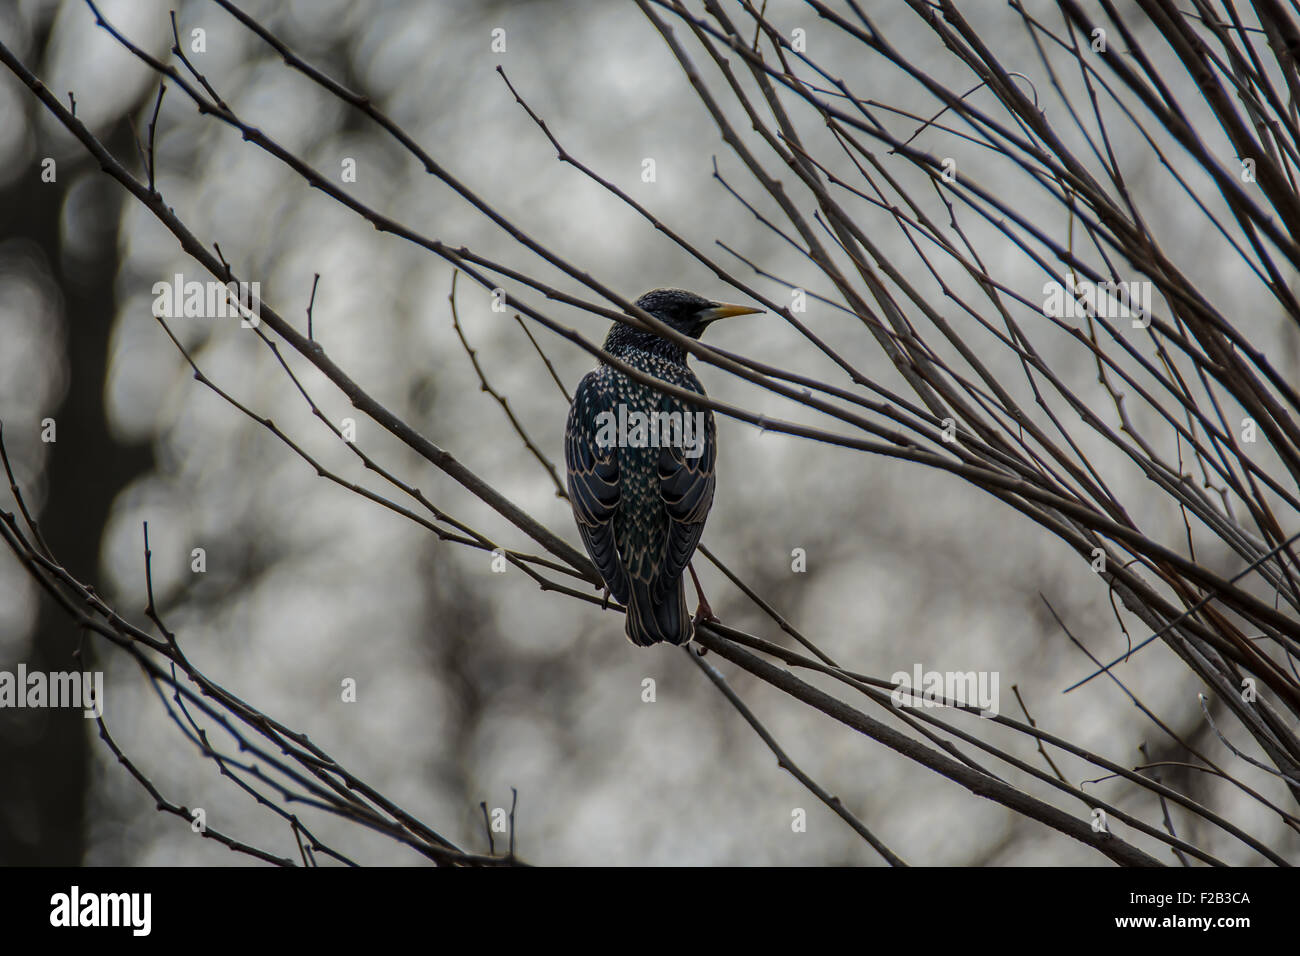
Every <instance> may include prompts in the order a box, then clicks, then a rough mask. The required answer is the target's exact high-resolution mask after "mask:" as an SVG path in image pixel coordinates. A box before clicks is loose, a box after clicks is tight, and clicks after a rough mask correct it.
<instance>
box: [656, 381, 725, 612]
mask: <svg viewBox="0 0 1300 956" xmlns="http://www.w3.org/2000/svg"><path fill="white" fill-rule="evenodd" d="M699 391H700V392H701V393H702V392H703V389H700V390H699ZM679 407H680V406H679ZM696 411H701V412H702V413H703V417H702V422H703V430H702V432H698V433H696V435H695V441H697V442H700V443H701V444H702V446H703V447H702V448H701V449H700V454H699V455H697V456H694V457H692V456H691V455H690V454H688V450H689V449H690V447H691V446H690V444H686V447H682V446H678V445H663V446H661V447H660V449H659V492H660V495H661V496H662V498H663V502H664V510H665V511H666V512H667V515H668V541H667V544H666V546H665V548H664V559H663V563H662V565H661V566H660V572H659V577H658V578H657V580H656V581H655V586H654V592H653V593H654V594H655V597H656V600H658V599H660V598H662V596H663V595H664V594H666V593H667V592H668V591H669V590H670V589H671V588H672V587H673V586H675V585H676V583H677V581H678V579H679V578H680V577H681V575H682V572H683V571H685V570H686V565H687V564H688V563H689V562H690V560H691V555H693V554H694V553H695V548H696V546H697V545H698V544H699V543H700V536H701V535H703V534H704V519H705V518H707V517H708V516H709V509H710V508H711V507H713V486H714V484H715V482H716V479H717V473H716V470H715V467H714V466H715V465H716V463H717V458H718V443H717V436H716V427H715V425H714V422H713V412H712V411H710V410H709V409H707V408H705V409H695V408H691V407H690V406H686V407H685V408H684V409H683V412H682V414H683V419H685V418H686V417H688V416H689V417H690V418H691V419H692V421H694V420H695V412H696ZM684 444H685V443H684Z"/></svg>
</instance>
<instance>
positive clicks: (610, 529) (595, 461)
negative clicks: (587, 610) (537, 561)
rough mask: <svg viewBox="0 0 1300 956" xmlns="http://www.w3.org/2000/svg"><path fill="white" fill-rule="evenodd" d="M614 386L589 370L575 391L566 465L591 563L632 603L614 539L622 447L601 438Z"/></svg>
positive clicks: (622, 598) (611, 587)
mask: <svg viewBox="0 0 1300 956" xmlns="http://www.w3.org/2000/svg"><path fill="white" fill-rule="evenodd" d="M613 407H614V394H613V390H612V389H610V388H608V387H607V386H606V385H605V384H604V383H603V381H602V379H601V378H600V375H599V373H598V372H589V373H587V375H585V376H584V377H583V379H582V381H581V382H579V383H578V389H577V391H576V392H574V395H573V404H572V405H571V406H570V407H569V419H568V421H567V422H566V423H565V426H564V464H565V468H566V471H567V478H568V482H567V483H568V486H569V501H570V503H571V504H572V505H573V517H574V518H575V519H577V522H578V533H579V534H580V535H581V536H582V543H583V546H584V547H586V549H587V554H588V555H589V556H590V557H591V560H592V563H593V564H595V565H596V568H597V570H599V571H600V576H601V577H603V578H604V579H605V583H606V584H607V585H609V590H610V593H611V594H613V595H614V598H615V599H616V600H617V601H618V602H619V603H620V604H626V603H627V590H628V588H627V573H626V572H625V571H624V570H623V565H622V562H621V561H620V560H619V555H618V546H617V544H616V543H615V541H614V512H615V511H617V510H618V502H619V496H620V492H619V471H618V446H617V445H611V446H610V447H608V448H601V447H600V446H599V445H598V444H597V442H596V438H597V434H598V432H599V430H600V422H599V415H600V413H601V412H612V411H613Z"/></svg>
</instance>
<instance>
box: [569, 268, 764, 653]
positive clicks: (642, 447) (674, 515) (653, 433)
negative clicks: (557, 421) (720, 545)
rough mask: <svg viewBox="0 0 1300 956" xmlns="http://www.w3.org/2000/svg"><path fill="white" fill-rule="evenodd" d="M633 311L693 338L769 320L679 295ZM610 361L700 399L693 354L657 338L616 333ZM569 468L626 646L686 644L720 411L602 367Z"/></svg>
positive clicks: (608, 344) (588, 378)
mask: <svg viewBox="0 0 1300 956" xmlns="http://www.w3.org/2000/svg"><path fill="white" fill-rule="evenodd" d="M636 304H637V305H638V306H639V307H640V308H642V309H644V310H645V311H646V312H649V313H650V314H651V315H653V316H655V318H657V319H659V320H660V321H661V322H664V323H666V324H667V325H670V326H672V327H673V328H674V329H676V330H677V331H679V332H681V333H682V334H683V335H688V336H690V337H691V338H693V339H698V338H699V337H700V333H701V332H703V331H704V327H705V326H707V325H708V324H709V323H710V322H713V321H715V320H717V319H721V318H726V317H727V316H731V315H747V314H749V313H753V312H760V311H762V310H761V309H751V308H748V307H747V306H743V305H727V304H726V303H723V302H710V301H709V300H708V299H704V298H701V297H700V296H698V295H694V294H692V293H690V292H683V291H681V290H680V289H656V290H655V291H654V292H647V293H646V294H645V295H643V296H641V298H639V299H637V301H636ZM605 351H606V352H608V353H609V354H610V355H613V356H616V357H618V358H620V359H622V360H623V361H624V362H626V363H627V364H629V365H631V366H633V367H635V368H638V369H640V370H641V371H643V372H646V373H647V374H649V375H652V376H654V377H655V378H658V379H662V380H663V381H665V382H669V383H671V384H673V385H676V386H678V387H680V388H686V389H690V390H691V391H693V392H698V393H699V394H701V395H703V394H704V387H703V386H702V385H700V381H699V379H697V378H696V377H695V374H694V373H693V372H692V371H691V370H690V367H689V366H688V365H687V364H686V352H685V350H684V349H682V347H681V346H680V345H678V344H677V343H675V342H671V341H669V340H668V339H665V338H661V337H660V336H658V335H656V334H655V333H654V332H649V331H645V330H642V329H636V328H633V327H632V326H630V325H625V324H623V323H621V322H616V323H614V326H613V327H612V328H611V329H610V330H609V335H608V336H607V337H606V338H605ZM564 461H565V465H566V466H567V470H568V485H569V499H570V501H571V503H572V505H573V516H574V518H575V519H577V522H578V532H579V533H580V534H581V535H582V543H583V544H584V545H585V546H586V548H587V554H589V555H590V556H591V560H592V562H593V563H594V564H595V565H596V567H597V568H598V569H599V570H600V575H601V577H602V578H604V580H605V585H606V586H607V587H608V589H609V593H610V594H612V595H613V596H614V598H615V599H616V600H617V601H618V602H619V603H620V604H623V605H625V606H626V608H627V636H628V639H629V640H630V641H631V642H632V643H633V644H637V645H640V646H642V647H648V646H649V645H651V644H658V643H659V642H661V641H667V642H668V643H669V644H685V643H686V642H687V641H689V640H690V639H691V636H692V635H693V633H694V626H693V622H692V621H691V619H690V616H689V615H688V613H687V610H686V589H685V587H684V585H683V581H682V572H683V571H684V570H685V569H686V568H687V567H688V565H689V562H690V560H691V555H693V554H694V553H695V547H696V545H698V544H699V542H700V535H702V534H703V533H704V520H705V518H707V517H708V514H709V508H710V507H711V506H712V505H713V486H714V480H715V470H714V465H715V463H716V461H717V440H716V430H715V427H714V422H713V412H712V411H711V410H710V409H708V408H705V407H703V406H693V405H691V404H690V403H688V402H685V401H682V400H681V399H679V398H677V397H675V396H672V395H666V394H664V393H663V392H661V391H659V390H658V389H656V388H652V387H651V386H648V385H643V384H641V383H640V382H636V381H633V380H632V379H631V378H629V377H628V376H627V375H625V374H623V373H622V372H620V371H619V370H618V369H616V368H614V367H613V366H611V365H608V364H606V363H605V362H603V361H602V362H601V364H600V366H599V367H598V368H596V369H595V371H592V372H588V373H587V374H586V375H585V376H584V377H583V379H582V381H581V382H579V383H578V390H577V392H576V393H574V396H573V405H572V407H571V408H570V409H569V419H568V422H567V423H566V424H565V426H564ZM697 589H698V581H697ZM700 599H701V608H702V609H703V608H706V607H707V604H706V603H705V602H704V600H703V595H700Z"/></svg>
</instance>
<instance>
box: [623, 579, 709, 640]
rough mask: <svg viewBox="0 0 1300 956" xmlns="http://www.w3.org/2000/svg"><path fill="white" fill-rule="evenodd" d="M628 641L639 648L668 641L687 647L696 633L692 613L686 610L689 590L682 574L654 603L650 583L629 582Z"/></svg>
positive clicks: (635, 580) (633, 580) (634, 580)
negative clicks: (686, 644) (687, 591)
mask: <svg viewBox="0 0 1300 956" xmlns="http://www.w3.org/2000/svg"><path fill="white" fill-rule="evenodd" d="M628 583H629V584H630V585H631V587H630V588H629V594H628V602H627V639H628V640H629V641H631V642H632V643H633V644H636V645H638V646H640V647H649V646H650V645H651V644H659V643H661V642H667V643H669V644H685V643H687V642H688V641H689V640H690V639H691V637H692V636H693V635H694V633H695V627H694V625H693V624H692V622H691V616H690V612H689V611H687V610H686V587H685V585H684V584H683V582H682V579H681V576H680V575H679V576H678V578H677V580H676V581H675V582H674V583H673V584H672V585H670V586H669V587H668V588H666V589H664V593H663V596H662V597H661V598H660V599H659V600H658V601H656V600H654V599H653V597H652V596H651V591H652V590H653V589H652V588H651V586H650V585H649V584H646V583H643V582H642V581H639V580H637V579H635V578H633V579H632V580H630V581H629V582H628Z"/></svg>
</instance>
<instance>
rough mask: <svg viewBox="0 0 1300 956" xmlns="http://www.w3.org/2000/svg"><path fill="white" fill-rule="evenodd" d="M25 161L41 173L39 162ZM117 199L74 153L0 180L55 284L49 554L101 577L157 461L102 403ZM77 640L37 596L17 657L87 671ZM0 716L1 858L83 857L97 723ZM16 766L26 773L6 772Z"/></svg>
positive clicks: (6, 220) (7, 205) (116, 144)
mask: <svg viewBox="0 0 1300 956" xmlns="http://www.w3.org/2000/svg"><path fill="white" fill-rule="evenodd" d="M108 144H109V147H110V148H111V149H112V150H113V151H114V153H115V154H117V155H119V156H130V155H131V154H132V152H133V151H134V150H135V145H134V143H133V140H132V133H131V129H130V126H129V124H128V123H127V122H125V121H119V122H118V123H117V124H116V128H115V130H114V131H113V134H112V135H111V137H109V138H108ZM33 170H34V173H35V174H39V171H40V166H39V163H37V164H34V166H33ZM83 177H93V179H90V180H89V181H88V182H86V181H82V182H81V185H80V187H79V188H80V189H82V190H84V191H85V192H83V195H82V198H83V200H84V199H85V197H86V196H87V195H89V197H90V200H89V203H87V204H86V208H90V209H92V210H93V217H94V218H93V233H94V242H93V245H92V247H91V248H92V249H93V252H92V254H91V255H90V256H76V257H72V256H70V255H69V254H68V253H67V251H66V250H65V249H64V247H63V242H62V236H61V233H62V228H61V223H62V214H63V210H64V204H65V202H66V200H67V197H68V194H69V192H70V191H71V190H72V189H73V188H74V187H75V186H77V184H78V182H79V180H83ZM121 203H122V197H121V191H120V190H117V189H115V188H114V187H113V186H112V184H111V183H110V182H109V181H108V180H107V178H106V177H102V176H101V175H100V174H99V172H98V171H97V170H95V169H94V168H93V165H92V164H91V163H89V162H87V161H86V159H85V157H84V156H83V155H75V154H74V155H73V156H72V157H70V158H64V159H60V160H59V163H58V175H57V181H56V182H54V183H40V182H35V183H34V182H33V181H32V179H31V177H28V176H24V177H21V178H19V179H18V180H16V181H15V182H13V183H11V184H10V186H9V187H8V188H7V189H4V190H0V236H4V237H5V238H6V239H18V240H26V241H28V242H29V243H34V244H35V245H36V246H38V247H39V249H40V251H41V252H42V253H43V255H44V259H45V263H46V266H47V267H48V269H49V273H50V276H51V277H52V278H53V280H54V282H55V283H56V284H57V286H58V288H59V290H60V292H61V294H62V299H63V301H62V315H63V321H64V323H65V336H64V337H65V340H66V362H67V369H68V389H67V392H66V394H65V395H64V396H63V399H62V402H61V404H60V405H59V406H58V408H57V409H56V410H54V411H53V412H47V411H46V410H37V409H33V413H34V415H35V414H36V413H37V412H39V414H40V415H42V416H43V415H45V414H51V415H52V416H53V418H54V419H55V422H56V428H57V436H56V437H57V440H56V441H55V442H54V443H52V444H51V445H49V447H48V452H49V455H48V458H47V459H46V466H45V478H46V487H47V489H48V494H47V496H46V500H45V504H44V507H43V509H42V512H41V514H40V516H39V521H40V524H41V530H42V531H43V532H44V535H45V538H46V540H47V541H48V542H49V544H50V547H51V548H52V549H53V550H54V553H55V554H57V555H58V556H59V558H60V560H62V561H63V562H64V563H65V565H66V566H67V567H68V569H69V570H70V571H71V572H72V573H73V574H75V575H77V576H78V577H80V578H82V579H84V580H90V581H94V580H98V578H99V548H100V539H101V536H102V534H103V529H104V525H105V521H106V519H107V517H108V512H109V508H110V507H111V505H112V503H113V499H114V498H115V497H116V496H117V494H118V492H119V491H120V490H121V489H122V488H124V487H125V486H126V485H127V484H128V483H130V482H131V481H132V480H133V479H134V478H135V477H136V476H138V475H140V474H141V473H143V472H146V471H147V470H149V469H151V468H152V467H153V453H152V449H151V448H149V447H148V446H144V447H136V448H124V447H122V446H121V445H118V444H116V443H115V442H114V441H113V439H112V438H111V436H110V435H109V433H108V425H107V421H106V419H105V413H104V407H105V403H104V383H105V377H106V374H107V368H108V362H107V357H108V347H109V336H110V333H111V331H112V323H113V316H114V313H115V308H116V307H115V297H114V293H113V284H114V280H115V278H116V276H117V272H118V267H119V257H118V244H117V241H116V237H117V223H118V217H119V214H120V211H121ZM9 424H10V427H11V428H12V429H13V430H14V431H17V430H18V429H19V428H31V429H34V430H38V429H39V428H40V419H39V417H34V418H33V420H32V421H31V422H12V423H9ZM141 560H142V561H143V558H142V559H141ZM142 573H143V572H142ZM79 644H82V640H81V635H80V634H79V633H78V632H77V631H76V629H75V627H74V625H73V624H72V623H71V622H70V621H69V620H68V616H67V615H66V614H65V613H62V612H60V611H58V610H56V609H55V607H54V605H53V604H52V602H51V601H50V600H49V599H48V598H46V597H45V596H44V595H42V599H41V604H40V608H39V611H38V619H37V622H36V627H35V630H34V633H33V638H32V643H31V646H30V648H29V650H28V651H27V653H26V655H25V656H22V657H20V658H19V659H20V660H24V661H25V663H26V664H27V667H28V670H29V671H30V670H41V671H68V670H89V669H93V668H94V667H95V666H96V665H95V660H96V655H95V654H94V642H93V641H92V640H87V641H85V642H84V648H83V657H82V658H81V660H80V662H78V661H77V660H76V659H75V658H74V656H73V655H74V652H75V651H76V650H77V647H78V645H79ZM14 664H16V662H8V666H13V665H14ZM13 713H19V712H13ZM5 725H7V726H8V727H9V728H10V732H8V733H0V767H3V768H6V770H5V772H3V773H0V863H2V864H7V865H32V864H40V865H76V864H80V863H81V862H82V860H83V858H84V856H85V850H86V831H87V826H86V809H87V807H86V804H87V794H88V790H89V787H90V771H91V761H92V757H93V755H92V751H91V747H92V740H93V737H94V734H95V725H94V722H93V721H90V720H87V719H86V718H85V717H83V716H82V713H81V711H80V710H72V709H66V708H64V709H60V708H47V709H44V710H40V711H24V712H21V716H20V717H17V718H16V719H14V720H6V721H5ZM15 767H21V768H23V771H22V772H21V773H15V772H13V770H12V768H15Z"/></svg>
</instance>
